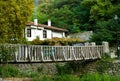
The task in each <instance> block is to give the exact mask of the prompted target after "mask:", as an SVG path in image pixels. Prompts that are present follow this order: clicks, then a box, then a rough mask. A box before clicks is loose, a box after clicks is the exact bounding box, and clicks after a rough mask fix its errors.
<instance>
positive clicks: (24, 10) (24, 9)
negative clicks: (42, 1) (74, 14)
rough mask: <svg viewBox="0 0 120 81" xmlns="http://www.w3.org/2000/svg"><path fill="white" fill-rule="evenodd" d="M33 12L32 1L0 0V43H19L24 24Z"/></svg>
mask: <svg viewBox="0 0 120 81" xmlns="http://www.w3.org/2000/svg"><path fill="white" fill-rule="evenodd" d="M32 10H33V0H0V18H1V19H0V42H1V43H20V42H22V39H23V31H24V28H25V27H26V26H25V23H26V22H27V21H28V20H29V17H30V16H31V13H32Z"/></svg>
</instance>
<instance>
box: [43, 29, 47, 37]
mask: <svg viewBox="0 0 120 81" xmlns="http://www.w3.org/2000/svg"><path fill="white" fill-rule="evenodd" d="M43 38H47V31H46V30H43Z"/></svg>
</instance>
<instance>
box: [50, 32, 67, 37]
mask: <svg viewBox="0 0 120 81" xmlns="http://www.w3.org/2000/svg"><path fill="white" fill-rule="evenodd" d="M52 36H53V37H58V38H63V37H65V36H64V33H63V32H55V31H54V32H52Z"/></svg>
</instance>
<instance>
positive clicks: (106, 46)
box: [102, 42, 109, 53]
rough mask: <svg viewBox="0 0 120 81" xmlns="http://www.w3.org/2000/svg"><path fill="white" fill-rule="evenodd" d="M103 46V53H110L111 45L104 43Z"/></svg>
mask: <svg viewBox="0 0 120 81" xmlns="http://www.w3.org/2000/svg"><path fill="white" fill-rule="evenodd" d="M102 45H103V53H109V43H108V42H102Z"/></svg>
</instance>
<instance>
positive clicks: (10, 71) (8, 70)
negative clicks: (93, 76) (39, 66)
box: [2, 65, 19, 77]
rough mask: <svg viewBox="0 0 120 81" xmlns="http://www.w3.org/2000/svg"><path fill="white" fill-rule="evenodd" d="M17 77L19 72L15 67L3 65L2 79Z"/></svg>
mask: <svg viewBox="0 0 120 81" xmlns="http://www.w3.org/2000/svg"><path fill="white" fill-rule="evenodd" d="M18 75H19V70H18V69H17V68H16V67H15V66H11V65H5V66H4V67H3V68H2V76H3V77H17V76H18Z"/></svg>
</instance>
